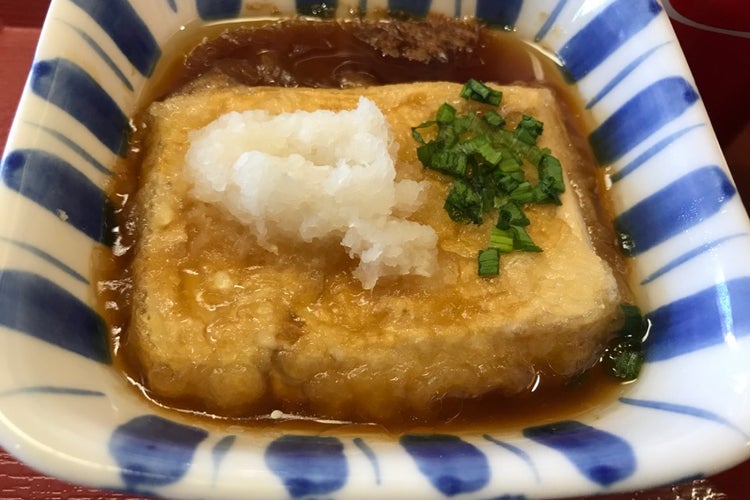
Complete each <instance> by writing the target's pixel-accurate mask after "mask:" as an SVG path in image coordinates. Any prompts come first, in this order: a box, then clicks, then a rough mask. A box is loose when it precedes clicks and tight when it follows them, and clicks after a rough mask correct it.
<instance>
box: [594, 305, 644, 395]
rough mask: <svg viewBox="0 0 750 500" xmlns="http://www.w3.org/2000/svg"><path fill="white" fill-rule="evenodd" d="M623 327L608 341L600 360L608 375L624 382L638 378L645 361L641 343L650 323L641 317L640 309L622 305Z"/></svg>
mask: <svg viewBox="0 0 750 500" xmlns="http://www.w3.org/2000/svg"><path fill="white" fill-rule="evenodd" d="M620 307H621V309H622V313H623V325H622V328H620V330H619V331H618V332H617V334H616V335H615V337H614V338H613V339H612V340H611V341H610V343H609V346H608V347H607V350H606V352H605V353H604V356H603V358H602V360H603V362H604V367H605V368H606V369H607V370H608V371H609V373H610V374H612V375H614V376H615V377H617V378H619V379H622V380H624V381H629V380H634V379H635V378H637V377H638V375H639V374H640V371H641V367H642V366H643V362H644V360H645V355H644V353H643V341H644V340H645V339H646V336H647V335H648V330H649V326H650V323H649V322H648V320H646V319H644V318H643V316H642V315H641V311H640V309H638V307H636V306H634V305H631V304H622V305H621V306H620Z"/></svg>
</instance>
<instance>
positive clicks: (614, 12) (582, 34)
mask: <svg viewBox="0 0 750 500" xmlns="http://www.w3.org/2000/svg"><path fill="white" fill-rule="evenodd" d="M498 3H504V2H498ZM660 11H661V6H660V5H659V3H658V2H657V1H656V0H617V1H615V2H611V3H610V4H609V5H608V6H607V7H606V8H605V9H604V10H603V11H602V12H601V13H600V14H599V15H598V16H596V17H595V18H594V19H592V20H591V22H589V23H588V24H587V25H586V26H584V27H583V28H582V29H581V30H580V31H578V32H577V33H576V34H575V35H573V36H572V37H571V39H570V40H569V41H568V42H567V43H566V44H565V45H564V46H563V47H562V48H561V49H560V50H559V51H558V56H559V57H560V59H561V60H562V62H563V64H564V66H565V68H564V71H565V74H566V76H567V77H568V79H569V80H571V81H578V80H580V79H581V78H583V77H584V76H586V75H588V74H589V73H590V72H591V71H592V70H593V69H594V68H596V67H597V66H598V65H600V64H601V63H602V62H604V60H605V59H607V57H609V56H610V55H612V53H613V52H614V51H615V50H617V49H618V48H619V47H620V46H621V45H622V44H624V43H625V42H627V41H628V40H629V39H630V38H631V37H632V36H633V35H635V34H636V33H638V32H639V31H641V30H642V29H643V28H644V27H646V25H648V23H650V22H651V21H652V20H653V19H654V18H655V17H656V15H657V14H658V13H659V12H660Z"/></svg>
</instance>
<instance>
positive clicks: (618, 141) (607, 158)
mask: <svg viewBox="0 0 750 500" xmlns="http://www.w3.org/2000/svg"><path fill="white" fill-rule="evenodd" d="M697 100H698V93H697V92H696V91H695V89H694V88H693V87H692V86H691V85H690V84H689V83H688V82H687V81H686V80H685V79H684V78H682V77H669V78H664V79H662V80H659V81H658V82H655V83H653V84H651V85H649V86H648V87H646V88H644V89H643V90H641V91H640V92H638V93H637V94H636V95H634V96H633V97H632V98H630V99H629V100H628V101H627V102H626V103H625V104H623V105H622V107H620V109H618V110H617V111H615V112H614V113H613V114H612V115H611V116H610V117H609V118H607V119H606V120H604V121H603V122H602V123H601V125H599V126H598V127H597V128H596V130H594V131H593V132H591V135H589V142H590V143H591V147H592V148H593V150H594V155H595V156H596V159H597V161H598V162H599V164H601V165H607V164H609V163H612V162H614V161H615V160H618V159H620V158H621V157H622V156H623V155H624V154H625V153H627V152H628V151H630V150H631V149H633V148H634V147H636V146H637V145H638V144H640V143H641V142H643V141H644V140H646V139H647V138H648V137H649V136H651V134H653V133H654V132H656V131H657V130H659V129H660V128H662V127H663V126H664V125H666V124H667V123H669V122H671V121H672V120H674V119H675V118H677V117H678V116H680V115H681V114H682V113H684V112H685V110H687V109H688V108H689V107H690V106H691V105H692V104H693V103H695V102H696V101H697Z"/></svg>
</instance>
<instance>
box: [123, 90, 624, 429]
mask: <svg viewBox="0 0 750 500" xmlns="http://www.w3.org/2000/svg"><path fill="white" fill-rule="evenodd" d="M460 88H461V87H460V85H457V84H452V83H415V84H403V85H388V86H380V87H370V88H358V89H347V90H327V89H302V88H300V89H281V88H265V87H256V88H248V87H239V86H232V87H218V88H210V87H209V88H205V89H197V90H195V89H194V90H193V91H191V92H190V93H188V94H184V95H178V96H174V97H172V98H170V99H168V100H166V101H165V102H162V103H156V104H154V105H152V107H151V108H150V110H149V115H150V117H149V122H150V123H149V127H150V132H149V134H148V137H147V141H146V148H147V153H146V156H145V160H144V163H143V166H142V169H143V170H142V173H141V176H142V177H141V179H142V180H141V187H140V190H139V193H138V195H137V196H138V204H139V209H138V217H139V221H140V224H141V227H140V234H139V240H138V243H137V248H136V255H135V259H134V267H133V275H134V290H135V292H134V297H133V314H132V320H131V326H130V330H129V332H128V333H127V338H126V341H125V343H124V346H123V348H124V349H127V350H128V351H129V353H130V355H131V357H133V358H134V359H136V360H137V362H138V364H139V365H140V370H141V372H142V376H143V379H144V382H145V385H146V387H147V388H148V389H149V390H150V391H152V392H153V393H154V394H155V395H156V397H157V398H162V399H166V400H168V401H176V402H183V403H184V402H188V403H189V404H190V405H191V406H192V407H194V408H198V409H200V410H203V411H207V412H211V413H215V414H219V415H225V416H253V415H261V414H266V413H268V412H270V411H271V410H274V409H280V410H282V411H285V412H305V413H307V414H310V415H314V416H318V417H325V418H336V419H353V420H360V421H386V420H389V419H393V418H403V417H407V418H408V417H410V416H416V417H419V416H424V415H426V414H428V413H429V411H430V408H431V406H432V405H433V404H434V403H435V402H437V401H440V400H441V399H442V398H446V397H451V398H452V397H475V396H479V395H482V394H484V393H487V392H488V391H499V392H502V393H506V394H514V393H518V392H520V391H523V390H524V389H526V388H527V387H529V385H530V384H531V383H532V381H533V380H534V379H535V377H536V375H537V374H538V373H539V372H540V371H541V372H551V373H556V374H560V375H562V376H572V375H574V374H576V373H579V372H580V371H582V370H584V369H586V368H587V367H589V366H591V364H592V363H593V362H594V360H595V359H596V358H597V357H598V355H599V354H600V352H601V349H602V345H603V343H604V342H605V340H606V339H607V338H608V336H609V335H610V333H611V325H612V323H613V321H614V319H615V318H616V316H617V314H618V311H619V307H618V305H619V303H620V302H621V300H622V299H621V293H620V291H619V289H618V284H617V280H616V279H615V277H614V275H613V272H612V270H611V268H610V266H609V265H608V264H607V263H606V262H605V261H604V260H602V259H601V258H600V257H599V256H597V254H596V253H595V251H594V249H593V246H592V243H591V241H590V237H589V232H588V230H587V227H586V224H585V223H584V218H583V216H582V213H581V209H580V203H579V200H578V199H577V195H576V193H575V191H574V190H573V189H567V190H566V193H565V194H564V196H563V205H562V206H560V207H557V206H553V205H544V206H533V207H530V208H529V209H528V210H527V214H528V216H529V218H530V219H531V221H532V222H531V225H530V226H529V233H530V235H531V236H532V238H533V239H534V241H535V242H536V243H537V244H538V245H539V246H540V247H542V248H543V250H544V251H543V252H542V253H522V252H515V253H512V254H509V255H507V256H505V255H504V256H503V257H502V259H501V269H500V275H499V276H498V277H493V278H483V277H479V276H477V273H476V257H477V250H478V249H480V248H483V247H485V246H486V244H487V238H488V234H489V229H490V226H491V223H492V221H490V222H487V223H485V224H484V225H483V226H481V227H478V226H474V225H463V224H456V223H455V222H453V221H451V220H450V219H449V217H448V215H447V214H446V213H445V211H444V210H443V208H442V205H443V202H444V199H445V195H446V193H447V189H448V188H449V182H448V181H447V180H446V179H445V178H444V177H443V176H441V175H440V174H438V173H435V172H431V171H426V170H424V169H423V167H422V166H421V164H420V163H419V162H418V160H417V158H416V144H415V142H414V140H413V138H412V137H411V129H410V127H412V126H414V125H417V124H419V123H422V122H424V121H426V120H429V119H431V118H432V117H433V115H434V111H435V110H436V109H437V107H438V106H439V105H440V104H442V103H443V102H449V103H451V104H452V105H454V106H455V107H456V108H458V109H459V110H462V109H465V106H466V103H465V102H464V101H463V100H462V99H460V98H459V97H458V96H459V91H460ZM500 88H501V90H502V91H503V94H504V97H503V103H502V105H501V109H500V111H501V113H502V114H503V115H505V116H506V118H507V119H508V121H509V122H510V123H513V122H514V121H517V120H518V119H520V116H521V114H531V115H534V116H535V117H537V118H539V119H540V120H541V121H543V122H544V124H545V129H544V130H545V131H544V133H543V135H542V138H541V140H540V144H541V145H542V146H545V147H549V148H550V149H552V151H553V152H554V154H555V155H556V156H557V157H558V158H559V159H560V161H561V163H562V165H563V167H564V168H566V169H567V168H572V167H571V166H572V165H576V164H577V162H579V161H580V160H579V158H578V157H577V154H576V152H575V150H574V148H573V147H572V146H571V143H570V140H569V138H568V137H567V135H566V132H565V127H564V126H563V122H562V118H561V115H560V112H559V110H558V108H557V106H556V103H555V100H554V97H553V95H552V93H551V92H550V91H548V90H546V89H540V88H526V87H500ZM362 95H364V96H365V97H367V98H369V99H371V100H372V101H374V102H375V103H376V104H377V105H378V107H379V108H380V109H381V110H382V112H383V113H384V115H385V116H386V118H387V120H388V122H389V124H390V126H391V128H392V131H393V133H394V136H395V140H396V141H397V142H398V143H399V152H398V157H397V158H396V168H397V176H398V178H399V179H404V178H410V179H414V180H427V181H428V182H429V189H428V196H427V197H426V200H425V203H424V205H423V206H422V208H420V209H419V210H418V211H417V212H416V213H415V214H413V216H411V217H410V218H411V219H412V220H415V221H417V222H420V223H423V224H429V225H431V226H432V227H433V228H434V229H435V231H436V232H437V234H438V237H439V241H438V246H439V257H438V259H439V269H440V271H439V272H438V273H437V274H436V275H434V276H432V277H430V278H425V277H415V276H404V277H393V278H385V279H382V280H381V281H379V282H378V284H377V285H376V287H375V288H374V289H373V290H367V291H365V290H363V289H362V287H361V285H360V283H359V281H357V280H356V279H353V278H352V275H351V271H352V269H354V267H355V266H356V263H355V262H353V261H352V260H351V259H350V258H349V257H348V256H347V254H346V251H345V249H344V248H343V247H341V246H340V245H339V244H338V243H332V242H328V241H316V242H313V243H302V242H294V241H290V242H286V243H285V244H283V245H282V246H281V247H280V249H279V252H278V254H273V253H270V252H268V251H267V250H264V249H263V248H262V247H260V246H259V245H258V244H257V242H256V241H255V239H254V237H253V236H252V235H251V234H250V233H249V232H248V230H247V228H245V227H244V226H243V225H242V224H241V223H239V222H238V221H236V220H234V219H232V217H231V216H229V215H228V214H227V213H225V212H224V211H223V210H222V208H221V207H218V206H214V205H210V204H205V203H201V202H197V201H195V200H193V199H192V198H191V197H190V196H189V190H190V184H189V182H188V180H186V178H185V176H184V175H183V163H184V157H185V153H186V151H187V148H188V146H189V139H188V133H189V132H190V131H191V130H195V129H198V128H200V127H203V126H205V125H207V124H208V123H209V122H211V121H212V120H214V119H215V118H217V117H218V116H220V115H221V114H223V113H226V112H228V111H230V110H235V111H242V110H247V109H265V110H267V111H270V112H273V113H279V112H290V111H295V110H298V109H302V110H308V111H313V110H316V109H331V110H341V109H352V108H354V107H355V106H356V104H357V100H358V99H359V97H360V96H362ZM488 219H491V218H489V217H488ZM186 404H187V403H186Z"/></svg>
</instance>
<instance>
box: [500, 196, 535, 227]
mask: <svg viewBox="0 0 750 500" xmlns="http://www.w3.org/2000/svg"><path fill="white" fill-rule="evenodd" d="M529 223H530V221H529V218H528V217H526V214H525V213H523V210H521V207H519V206H518V205H516V204H515V203H511V202H509V203H506V204H505V205H503V206H501V207H500V210H499V211H498V214H497V223H496V224H495V225H496V226H497V227H498V228H500V229H510V226H522V227H523V226H528V225H529Z"/></svg>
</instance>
